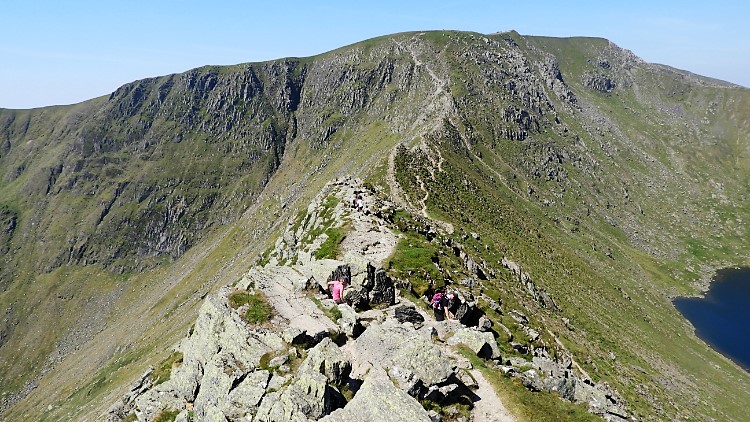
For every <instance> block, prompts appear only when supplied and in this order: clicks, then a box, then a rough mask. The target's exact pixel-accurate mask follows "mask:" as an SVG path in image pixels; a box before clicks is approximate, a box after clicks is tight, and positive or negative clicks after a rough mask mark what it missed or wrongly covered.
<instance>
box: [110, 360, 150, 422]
mask: <svg viewBox="0 0 750 422" xmlns="http://www.w3.org/2000/svg"><path fill="white" fill-rule="evenodd" d="M153 372H154V367H153V366H150V367H149V368H148V370H147V371H146V372H144V374H143V375H141V377H140V378H139V379H138V380H137V381H135V382H134V383H133V384H132V385H131V387H130V390H129V391H128V392H127V393H125V395H123V396H122V398H121V399H120V400H119V401H118V402H116V403H115V404H113V405H112V406H111V407H110V408H109V409H108V410H107V416H106V422H118V421H121V420H123V419H125V417H127V416H128V413H129V411H130V409H132V408H133V405H134V400H135V399H136V398H137V397H138V396H140V395H142V394H143V393H145V392H146V391H148V390H149V389H150V388H151V387H152V386H153V380H152V379H151V374H152V373H153Z"/></svg>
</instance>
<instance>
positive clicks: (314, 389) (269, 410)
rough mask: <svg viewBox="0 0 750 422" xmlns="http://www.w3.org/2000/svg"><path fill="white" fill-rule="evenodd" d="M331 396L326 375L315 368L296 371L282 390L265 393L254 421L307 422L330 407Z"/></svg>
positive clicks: (323, 413)
mask: <svg viewBox="0 0 750 422" xmlns="http://www.w3.org/2000/svg"><path fill="white" fill-rule="evenodd" d="M332 399H333V397H332V395H331V390H330V389H329V388H328V385H327V379H326V377H325V375H323V374H321V373H320V372H317V371H299V372H298V373H297V376H296V378H295V379H294V381H293V382H292V383H291V384H289V386H288V387H287V388H286V389H284V390H283V392H276V393H270V394H267V395H266V396H265V397H264V398H263V400H262V401H261V403H260V406H259V407H258V412H257V413H256V415H255V419H253V420H254V421H258V422H272V421H305V422H306V421H307V420H308V419H319V418H321V417H322V416H324V415H326V414H327V413H329V412H330V411H331V410H333V409H332V402H333V400H332Z"/></svg>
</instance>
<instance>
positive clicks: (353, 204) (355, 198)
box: [352, 190, 359, 209]
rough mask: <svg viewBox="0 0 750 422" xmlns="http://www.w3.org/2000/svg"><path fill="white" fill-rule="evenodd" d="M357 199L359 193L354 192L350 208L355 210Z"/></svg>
mask: <svg viewBox="0 0 750 422" xmlns="http://www.w3.org/2000/svg"><path fill="white" fill-rule="evenodd" d="M358 199H359V191H356V190H355V191H354V198H352V208H354V209H357V200H358Z"/></svg>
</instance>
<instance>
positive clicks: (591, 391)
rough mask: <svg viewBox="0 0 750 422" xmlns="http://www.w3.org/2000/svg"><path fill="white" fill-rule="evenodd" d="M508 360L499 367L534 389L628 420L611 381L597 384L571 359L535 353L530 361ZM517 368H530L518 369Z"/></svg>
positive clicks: (608, 416)
mask: <svg viewBox="0 0 750 422" xmlns="http://www.w3.org/2000/svg"><path fill="white" fill-rule="evenodd" d="M507 363H508V364H510V365H509V366H501V367H500V369H501V370H502V371H503V372H506V373H509V374H511V375H512V376H515V377H517V378H519V379H520V380H521V382H522V383H523V385H524V386H525V387H526V388H528V389H529V390H531V391H546V392H555V393H557V394H558V395H559V396H560V397H561V398H563V399H565V400H568V401H570V402H574V403H583V404H586V405H588V406H589V411H590V412H591V413H594V414H597V415H600V416H602V417H603V418H604V419H605V420H607V421H615V422H622V421H626V420H629V417H630V416H629V415H628V413H627V412H626V411H625V410H624V409H625V405H624V401H623V400H622V398H620V397H619V395H618V394H617V393H616V392H615V391H614V390H612V389H611V388H610V387H609V385H608V384H606V383H602V382H600V383H596V384H594V383H593V382H592V381H591V380H590V379H588V378H586V377H583V376H580V375H576V373H575V372H574V371H573V370H572V363H571V361H570V359H564V360H563V361H561V362H558V361H555V360H553V359H551V358H549V357H547V356H534V357H533V358H532V360H531V361H530V362H529V361H526V360H524V359H520V358H513V359H509V360H508V361H507ZM516 368H529V369H526V370H525V371H523V372H519V371H517V370H516Z"/></svg>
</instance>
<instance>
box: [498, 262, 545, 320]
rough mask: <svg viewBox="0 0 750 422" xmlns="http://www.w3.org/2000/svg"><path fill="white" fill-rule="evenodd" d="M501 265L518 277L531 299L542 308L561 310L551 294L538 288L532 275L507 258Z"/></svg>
mask: <svg viewBox="0 0 750 422" xmlns="http://www.w3.org/2000/svg"><path fill="white" fill-rule="evenodd" d="M500 263H501V264H502V266H503V267H505V268H507V269H509V270H510V271H511V272H512V273H513V274H515V275H516V277H518V282H519V283H521V285H522V286H524V287H525V288H526V291H528V292H529V295H531V297H532V298H534V300H535V301H536V302H537V303H539V305H540V306H542V307H543V308H547V309H551V310H558V309H559V307H558V306H557V304H556V303H555V301H554V300H553V299H552V296H550V295H549V293H547V292H546V291H545V290H544V289H539V288H537V286H536V284H535V283H534V280H533V279H532V278H531V275H529V273H528V272H526V271H523V270H522V269H521V266H520V265H518V264H517V263H515V262H513V261H511V260H510V259H508V258H506V257H503V259H502V261H500Z"/></svg>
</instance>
